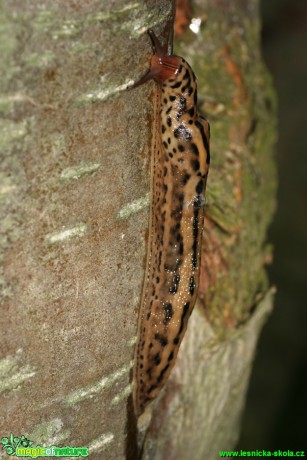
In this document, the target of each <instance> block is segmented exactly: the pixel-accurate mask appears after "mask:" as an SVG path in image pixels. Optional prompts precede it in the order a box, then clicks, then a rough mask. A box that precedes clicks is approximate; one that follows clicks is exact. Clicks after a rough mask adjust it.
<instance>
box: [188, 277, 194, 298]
mask: <svg viewBox="0 0 307 460" xmlns="http://www.w3.org/2000/svg"><path fill="white" fill-rule="evenodd" d="M189 290H190V294H191V295H193V294H194V290H195V280H194V276H191V277H190V281H189Z"/></svg>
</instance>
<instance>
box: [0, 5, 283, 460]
mask: <svg viewBox="0 0 307 460" xmlns="http://www.w3.org/2000/svg"><path fill="white" fill-rule="evenodd" d="M170 11H171V5H170V2H169V1H168V0H159V1H154V0H150V1H147V2H130V3H127V2H125V1H124V0H113V1H111V2H100V1H98V0H89V1H87V2H84V1H78V0H70V1H68V2H63V1H60V0H54V1H52V2H50V1H47V0H42V1H40V2H37V1H36V0H27V1H26V2H25V1H24V0H14V1H8V0H6V1H5V0H4V1H3V2H2V6H1V18H0V21H1V29H0V30H1V32H0V34H1V37H0V46H1V56H2V60H1V64H0V65H1V67H2V68H1V77H0V78H1V85H0V86H1V93H2V94H1V98H0V101H1V103H0V110H1V114H2V118H1V121H0V123H1V128H2V129H1V131H2V134H1V140H0V145H1V160H2V172H1V182H0V197H1V201H2V211H1V213H2V216H1V252H0V254H1V260H2V272H1V275H0V282H1V287H2V292H1V355H2V360H1V361H0V372H1V383H0V407H1V414H0V434H1V436H9V434H10V433H11V432H12V433H13V434H14V435H15V436H20V435H22V434H24V435H25V436H27V438H28V439H30V440H32V441H33V442H34V445H43V446H50V445H58V446H67V445H69V446H88V447H89V451H90V454H91V455H90V458H91V459H93V460H96V459H100V458H102V456H103V458H104V459H108V460H111V459H116V460H119V459H125V458H130V459H136V458H138V456H139V458H142V459H148V460H149V459H150V460H162V459H164V458H165V459H176V460H181V459H182V460H183V459H187V458H193V460H198V459H199V460H203V459H204V458H219V455H218V452H219V451H220V450H231V449H232V448H233V447H234V446H235V443H236V441H237V438H238V434H239V421H240V415H241V413H242V410H243V408H244V399H245V394H246V389H247V385H248V380H249V374H250V370H251V365H252V361H253V357H254V353H255V347H256V343H257V340H258V337H259V334H260V331H261V328H262V325H263V323H264V321H265V320H266V317H267V315H268V313H269V312H270V311H271V308H272V290H270V289H269V285H268V281H267V277H266V274H265V271H264V265H265V263H267V262H268V261H269V259H270V248H269V247H267V245H266V244H265V241H266V232H267V227H268V225H269V223H270V220H271V218H272V213H273V211H274V205H275V203H274V199H275V189H276V178H275V165H274V161H273V157H272V147H273V144H274V141H275V125H276V120H275V105H276V104H275V96H274V92H273V90H272V84H271V80H270V77H269V75H268V73H267V71H266V69H265V68H264V66H263V64H262V61H261V55H260V43H259V29H260V25H259V16H258V2H257V1H256V0H248V1H246V0H235V1H233V2H228V1H226V0H194V1H193V2H192V11H193V17H198V18H201V20H202V24H201V28H200V32H199V33H198V34H194V33H193V32H191V31H189V30H187V31H186V32H185V33H184V34H183V35H182V37H181V41H180V42H179V44H178V49H176V50H175V51H176V52H177V54H179V55H182V56H184V57H185V58H186V59H187V60H188V61H189V63H190V64H191V65H192V67H193V68H194V71H195V73H196V75H197V77H198V84H199V95H200V101H199V106H200V109H201V111H202V112H203V113H205V114H206V115H207V116H208V118H209V120H210V123H211V139H212V140H211V149H212V164H211V169H210V174H209V179H208V184H207V199H208V205H207V219H206V224H205V236H204V241H203V251H204V254H203V261H202V270H201V286H200V291H199V301H198V305H197V307H196V308H195V310H194V312H193V315H192V317H191V319H190V322H189V327H188V331H187V334H186V337H185V339H184V341H183V344H182V347H181V350H180V353H179V356H178V360H177V363H176V366H175V368H174V370H173V372H172V375H171V378H170V381H169V383H168V384H167V386H166V387H165V389H164V390H163V391H162V393H161V395H160V397H159V398H158V401H157V402H155V403H154V406H153V412H152V416H151V418H150V420H145V421H143V424H142V423H141V424H139V428H141V430H140V434H139V435H138V439H139V442H140V444H141V445H142V451H141V452H140V451H139V452H137V449H138V447H137V427H136V421H135V419H134V417H133V415H132V413H131V404H130V399H131V375H130V373H131V369H132V365H133V362H132V360H133V349H134V343H135V336H136V328H137V316H138V308H139V302H140V296H141V290H142V282H143V278H144V268H145V257H146V231H147V226H148V219H149V186H150V154H151V153H150V151H149V146H150V137H151V126H152V122H153V120H152V113H153V105H152V104H153V98H152V95H153V88H154V83H148V84H147V85H144V86H143V87H140V88H138V89H135V90H133V91H126V88H127V86H128V85H129V84H131V83H132V82H133V81H135V80H137V79H138V78H139V77H140V76H142V75H143V74H144V73H145V72H146V71H147V69H148V67H149V60H150V57H151V55H152V48H151V44H150V40H149V38H148V36H147V34H146V31H147V30H148V29H149V28H154V29H155V31H156V32H157V34H158V35H159V33H161V31H163V30H164V27H165V24H166V22H167V19H168V16H169V13H170ZM160 36H161V35H160ZM140 425H141V426H140ZM0 455H1V456H2V458H6V454H5V452H4V451H3V452H1V454H0Z"/></svg>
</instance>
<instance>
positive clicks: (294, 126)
mask: <svg viewBox="0 0 307 460" xmlns="http://www.w3.org/2000/svg"><path fill="white" fill-rule="evenodd" d="M260 3H261V15H262V22H263V28H262V44H263V56H264V60H265V62H266V65H267V67H268V68H269V70H270V72H271V74H272V76H273V80H274V85H275V88H276V92H277V97H278V105H279V110H278V118H279V140H278V144H277V147H276V156H277V163H278V169H279V171H278V173H279V190H278V208H277V212H276V214H275V218H274V221H273V223H272V225H271V228H270V232H269V240H270V241H271V242H272V243H273V245H274V261H273V264H272V265H271V267H270V269H269V275H270V279H271V283H272V284H274V285H276V286H277V295H276V299H275V308H274V311H273V314H272V315H271V317H270V318H269V321H268V322H267V324H266V326H265V327H264V330H263V333H262V336H261V338H260V341H259V346H258V351H257V356H256V360H255V364H254V369H253V373H252V378H251V384H250V389H249V392H248V395H247V396H248V397H247V405H246V410H245V413H244V416H243V420H242V433H241V439H240V441H239V444H238V448H242V449H246V450H247V449H248V450H250V449H283V450H287V449H293V450H303V449H307V420H306V419H307V416H306V413H307V360H306V356H307V340H306V337H307V117H306V112H307V97H306V87H307V0H261V2H260ZM305 455H306V456H307V451H306V452H305Z"/></svg>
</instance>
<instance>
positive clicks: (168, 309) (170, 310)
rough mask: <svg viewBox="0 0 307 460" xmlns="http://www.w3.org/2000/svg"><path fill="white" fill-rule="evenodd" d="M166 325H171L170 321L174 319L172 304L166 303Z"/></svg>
mask: <svg viewBox="0 0 307 460" xmlns="http://www.w3.org/2000/svg"><path fill="white" fill-rule="evenodd" d="M163 308H164V321H163V322H164V324H167V323H169V321H170V320H171V319H172V316H173V313H174V311H173V305H172V304H171V303H166V304H165V305H164V307H163Z"/></svg>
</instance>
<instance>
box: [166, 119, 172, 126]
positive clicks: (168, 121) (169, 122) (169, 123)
mask: <svg viewBox="0 0 307 460" xmlns="http://www.w3.org/2000/svg"><path fill="white" fill-rule="evenodd" d="M166 123H167V125H168V126H172V119H171V117H167V120H166Z"/></svg>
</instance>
